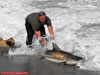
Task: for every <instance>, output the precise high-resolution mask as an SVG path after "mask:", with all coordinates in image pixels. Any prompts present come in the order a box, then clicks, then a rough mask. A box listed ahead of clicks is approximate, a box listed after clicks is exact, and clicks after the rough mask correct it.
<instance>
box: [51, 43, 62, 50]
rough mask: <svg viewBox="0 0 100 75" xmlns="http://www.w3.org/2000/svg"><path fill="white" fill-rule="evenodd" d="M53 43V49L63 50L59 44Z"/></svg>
mask: <svg viewBox="0 0 100 75" xmlns="http://www.w3.org/2000/svg"><path fill="white" fill-rule="evenodd" d="M52 45H53V50H57V51H61V49H60V48H59V47H58V46H57V44H55V43H52Z"/></svg>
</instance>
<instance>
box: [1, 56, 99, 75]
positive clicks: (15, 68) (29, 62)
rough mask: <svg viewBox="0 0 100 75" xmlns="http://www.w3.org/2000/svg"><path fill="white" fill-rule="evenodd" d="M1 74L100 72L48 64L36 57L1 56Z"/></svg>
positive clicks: (78, 74) (92, 74) (88, 74)
mask: <svg viewBox="0 0 100 75" xmlns="http://www.w3.org/2000/svg"><path fill="white" fill-rule="evenodd" d="M0 72H28V73H29V75H100V73H99V72H93V71H87V70H80V69H77V68H76V67H74V66H67V65H61V64H56V63H52V62H48V61H45V60H43V59H39V58H38V57H36V56H1V57H0Z"/></svg>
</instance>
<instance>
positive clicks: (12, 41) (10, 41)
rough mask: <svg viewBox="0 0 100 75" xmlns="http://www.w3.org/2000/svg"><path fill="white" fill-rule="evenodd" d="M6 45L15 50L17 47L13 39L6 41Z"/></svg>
mask: <svg viewBox="0 0 100 75" xmlns="http://www.w3.org/2000/svg"><path fill="white" fill-rule="evenodd" d="M6 44H7V45H8V46H9V47H10V48H13V47H14V45H15V41H14V39H13V38H10V39H8V40H7V41H6Z"/></svg>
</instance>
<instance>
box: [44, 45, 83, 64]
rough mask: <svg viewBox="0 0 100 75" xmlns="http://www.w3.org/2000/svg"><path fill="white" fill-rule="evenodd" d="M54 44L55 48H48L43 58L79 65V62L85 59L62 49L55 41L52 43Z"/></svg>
mask: <svg viewBox="0 0 100 75" xmlns="http://www.w3.org/2000/svg"><path fill="white" fill-rule="evenodd" d="M52 45H53V49H52V50H46V51H45V53H44V55H43V58H44V59H46V60H48V61H51V62H55V63H64V64H66V65H77V64H78V62H79V61H80V60H82V59H83V58H82V57H79V56H75V55H73V54H71V53H68V52H65V51H63V50H61V49H60V48H59V47H58V46H57V45H56V44H55V43H52Z"/></svg>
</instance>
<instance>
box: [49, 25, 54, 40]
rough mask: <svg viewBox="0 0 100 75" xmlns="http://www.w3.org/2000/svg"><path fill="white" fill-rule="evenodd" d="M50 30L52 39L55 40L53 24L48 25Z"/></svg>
mask: <svg viewBox="0 0 100 75" xmlns="http://www.w3.org/2000/svg"><path fill="white" fill-rule="evenodd" d="M48 30H49V32H50V38H51V40H53V39H54V32H53V27H52V25H50V26H48Z"/></svg>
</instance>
